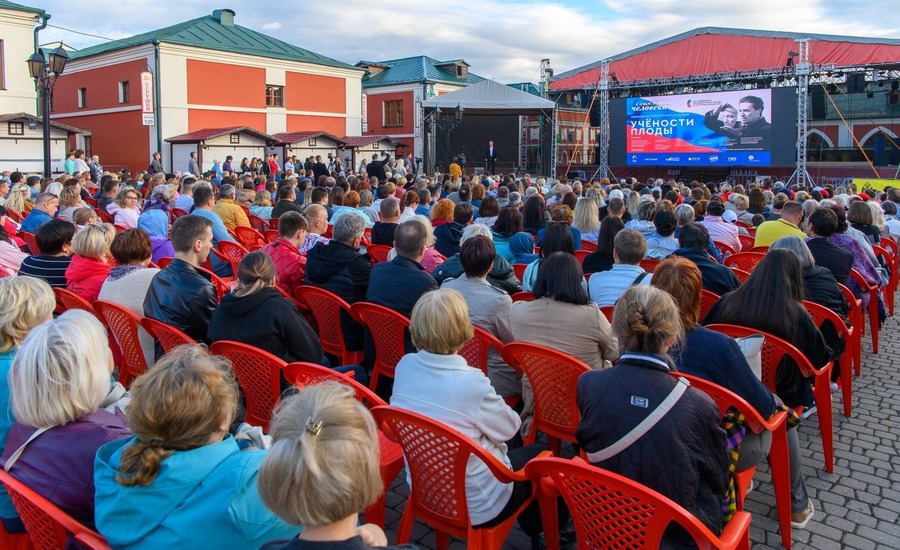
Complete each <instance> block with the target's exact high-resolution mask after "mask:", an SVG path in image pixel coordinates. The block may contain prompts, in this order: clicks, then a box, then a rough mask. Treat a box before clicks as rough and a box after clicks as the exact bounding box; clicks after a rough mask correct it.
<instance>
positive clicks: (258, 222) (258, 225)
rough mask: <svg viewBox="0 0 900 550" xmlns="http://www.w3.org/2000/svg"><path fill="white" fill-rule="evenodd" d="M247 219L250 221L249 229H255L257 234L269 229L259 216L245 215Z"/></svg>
mask: <svg viewBox="0 0 900 550" xmlns="http://www.w3.org/2000/svg"><path fill="white" fill-rule="evenodd" d="M247 219H248V220H250V227H252V228H253V229H255V230H256V232H257V233H265V232H266V230H267V229H269V224H268V223H266V220H264V219H262V218H260V217H259V216H255V215H253V214H247Z"/></svg>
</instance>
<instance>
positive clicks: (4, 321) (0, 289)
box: [0, 277, 56, 533]
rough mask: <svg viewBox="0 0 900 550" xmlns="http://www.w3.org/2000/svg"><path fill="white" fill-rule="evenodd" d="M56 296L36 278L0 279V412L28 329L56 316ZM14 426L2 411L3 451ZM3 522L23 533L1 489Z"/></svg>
mask: <svg viewBox="0 0 900 550" xmlns="http://www.w3.org/2000/svg"><path fill="white" fill-rule="evenodd" d="M55 307H56V298H54V296H53V290H52V289H51V288H50V286H49V285H48V284H47V283H46V282H45V281H44V280H42V279H38V278H36V277H5V278H3V279H0V411H8V410H9V402H10V393H9V382H8V381H7V376H8V374H9V369H10V368H11V367H12V363H13V359H14V358H15V356H16V351H17V349H18V347H19V346H21V345H22V342H23V341H24V340H25V337H26V336H28V333H29V331H31V329H33V328H34V327H36V326H38V325H39V324H41V323H44V322H46V321H49V320H50V319H52V318H53V309H54V308H55ZM12 425H13V418H12V415H10V414H0V453H2V452H3V450H4V449H5V447H6V437H7V435H8V434H9V430H10V428H11V427H12ZM0 521H2V522H3V524H4V526H5V527H6V530H7V531H9V532H18V533H21V532H24V531H25V529H24V526H23V525H22V524H21V521H19V520H18V519H16V509H15V508H14V507H13V504H12V501H11V500H10V499H9V497H8V496H7V494H6V491H3V490H0Z"/></svg>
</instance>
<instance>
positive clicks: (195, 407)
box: [94, 346, 300, 550]
mask: <svg viewBox="0 0 900 550" xmlns="http://www.w3.org/2000/svg"><path fill="white" fill-rule="evenodd" d="M237 405H238V392H237V386H236V385H235V383H234V379H233V378H232V375H231V371H230V368H229V367H228V364H227V362H226V361H225V360H224V359H221V358H218V357H215V356H211V355H209V354H208V353H207V352H206V350H205V349H204V348H203V347H201V346H182V347H180V348H178V349H176V350H174V351H173V352H171V353H170V354H168V355H166V356H165V357H164V358H163V359H161V360H160V361H159V362H158V363H156V366H154V367H153V369H152V370H150V371H149V372H147V373H146V374H145V375H143V376H141V377H140V378H138V379H137V380H136V381H135V382H134V385H133V386H132V401H131V405H130V407H129V409H128V425H129V426H130V427H131V428H132V431H133V433H134V434H135V437H133V438H129V439H124V440H121V441H115V442H113V443H110V444H108V445H104V446H103V447H101V448H100V450H99V451H98V452H97V459H96V463H95V466H94V482H95V486H96V493H95V509H96V512H95V516H96V525H97V529H98V530H99V531H100V533H101V534H102V535H103V536H104V537H106V539H107V541H108V542H109V544H110V545H111V546H112V547H113V548H116V549H120V550H121V549H143V548H147V549H150V548H153V549H156V548H254V549H255V548H259V547H260V546H262V544H263V543H265V542H266V541H268V540H271V539H276V538H285V537H294V536H296V535H297V533H299V531H300V528H299V527H295V526H290V525H287V524H286V523H284V522H283V521H282V520H280V519H279V518H278V517H277V516H275V514H273V513H272V512H271V511H269V510H268V509H267V508H266V507H265V505H264V504H263V503H262V501H261V500H260V497H259V493H258V492H257V489H256V483H257V474H258V472H259V468H260V465H261V464H262V461H263V459H264V458H265V456H266V453H265V452H264V451H259V450H245V451H241V449H240V448H239V447H238V444H237V442H236V441H235V439H234V438H233V437H232V436H230V435H228V427H229V425H230V424H231V422H232V419H233V418H234V415H235V412H236V410H237Z"/></svg>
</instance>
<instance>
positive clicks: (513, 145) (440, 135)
mask: <svg viewBox="0 0 900 550" xmlns="http://www.w3.org/2000/svg"><path fill="white" fill-rule="evenodd" d="M447 138H448V136H447V130H446V129H444V128H442V126H441V125H436V128H435V160H436V163H437V164H438V165H439V166H440V167H441V169H443V170H446V168H447V166H449V165H450V163H449V161H450V160H452V159H453V157H454V156H457V155H459V154H460V153H463V154H465V157H466V167H468V168H476V167H480V168H484V160H485V159H484V153H485V150H486V149H487V144H488V141H490V140H493V141H494V149H495V150H496V154H497V163H498V165H499V164H501V163H502V164H504V165H507V164H508V163H512V164H517V163H518V162H519V115H463V119H462V121H461V122H460V123H459V126H457V127H456V128H454V129H453V131H452V132H451V133H450V136H449V155H448V147H447V145H448V144H447Z"/></svg>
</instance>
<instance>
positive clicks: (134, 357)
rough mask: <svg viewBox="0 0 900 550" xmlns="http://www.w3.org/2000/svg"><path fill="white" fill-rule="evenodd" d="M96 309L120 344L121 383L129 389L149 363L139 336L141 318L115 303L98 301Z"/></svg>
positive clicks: (95, 305) (95, 303) (95, 304)
mask: <svg viewBox="0 0 900 550" xmlns="http://www.w3.org/2000/svg"><path fill="white" fill-rule="evenodd" d="M94 308H95V309H96V310H97V313H99V314H100V315H101V316H102V317H103V318H104V319H105V320H106V326H108V327H109V330H110V331H111V332H112V333H113V336H114V337H115V339H116V342H118V343H119V349H121V350H122V364H121V365H119V382H120V383H121V384H122V385H123V386H125V387H128V386H130V385H131V382H132V381H133V380H134V379H135V378H137V377H138V376H140V375H142V374H143V373H144V372H146V371H147V361H146V359H144V351H143V349H141V341H140V337H139V336H138V328H139V327H140V326H141V318H140V317H138V316H137V315H135V314H134V313H133V312H131V311H129V310H127V309H125V308H124V307H122V306H120V305H119V304H115V303H113V302H106V301H103V300H98V301H96V302H94Z"/></svg>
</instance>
